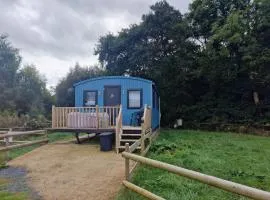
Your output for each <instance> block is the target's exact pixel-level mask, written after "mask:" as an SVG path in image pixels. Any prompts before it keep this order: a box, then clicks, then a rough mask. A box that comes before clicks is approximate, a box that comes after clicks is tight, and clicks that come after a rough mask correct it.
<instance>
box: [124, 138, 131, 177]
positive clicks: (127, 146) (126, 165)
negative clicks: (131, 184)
mask: <svg viewBox="0 0 270 200" xmlns="http://www.w3.org/2000/svg"><path fill="white" fill-rule="evenodd" d="M125 151H126V152H129V144H128V143H126V144H125ZM129 163H130V162H129V159H128V158H125V175H126V180H129Z"/></svg>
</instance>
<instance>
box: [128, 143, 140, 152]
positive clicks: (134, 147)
mask: <svg viewBox="0 0 270 200" xmlns="http://www.w3.org/2000/svg"><path fill="white" fill-rule="evenodd" d="M140 144H141V140H137V141H136V142H134V143H133V144H132V145H131V146H130V147H129V152H131V153H132V152H133V151H135V150H136V149H137V148H138V147H139V146H140Z"/></svg>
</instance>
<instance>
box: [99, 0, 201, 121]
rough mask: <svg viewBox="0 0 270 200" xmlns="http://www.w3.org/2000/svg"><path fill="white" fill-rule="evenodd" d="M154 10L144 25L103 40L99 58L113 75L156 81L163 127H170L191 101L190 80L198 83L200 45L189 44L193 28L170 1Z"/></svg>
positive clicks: (158, 4)
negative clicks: (197, 70) (197, 62)
mask: <svg viewBox="0 0 270 200" xmlns="http://www.w3.org/2000/svg"><path fill="white" fill-rule="evenodd" d="M150 8H151V11H150V13H148V14H146V15H143V16H142V22H141V23H140V24H138V25H131V26H130V28H128V29H123V30H122V31H121V32H120V33H119V34H118V35H112V34H108V35H106V36H104V37H102V38H101V39H100V41H99V45H98V46H97V49H96V54H98V56H99V60H100V62H101V63H102V65H103V66H104V67H105V69H106V70H108V72H109V73H110V74H116V75H123V74H129V75H132V76H139V77H143V78H148V79H152V80H154V82H155V83H156V84H157V86H158V88H159V91H160V95H161V99H162V106H161V108H162V111H163V118H162V119H163V124H168V123H170V122H173V120H175V119H176V118H177V117H180V116H179V113H180V110H181V108H180V105H181V103H183V102H184V101H188V100H191V96H192V95H190V94H189V92H190V91H187V90H186V86H187V78H186V77H190V80H192V81H193V79H196V73H195V72H194V71H195V70H196V66H195V63H196V61H195V54H196V50H197V45H196V44H194V43H193V42H192V41H191V40H189V37H190V32H189V26H188V24H187V22H186V21H185V20H183V16H182V15H181V13H180V12H179V11H178V10H176V9H174V8H173V7H172V6H170V5H169V4H168V3H167V2H166V1H160V2H157V3H156V4H155V5H153V6H151V7H150ZM168 97H169V98H168Z"/></svg>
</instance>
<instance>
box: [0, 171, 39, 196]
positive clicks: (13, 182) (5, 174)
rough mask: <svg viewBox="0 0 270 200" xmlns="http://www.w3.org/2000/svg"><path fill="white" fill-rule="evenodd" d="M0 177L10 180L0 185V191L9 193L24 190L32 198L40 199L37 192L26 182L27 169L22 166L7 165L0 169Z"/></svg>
mask: <svg viewBox="0 0 270 200" xmlns="http://www.w3.org/2000/svg"><path fill="white" fill-rule="evenodd" d="M0 178H4V179H7V180H10V182H9V183H7V184H4V185H2V186H1V187H0V191H7V192H11V193H17V192H26V193H27V194H29V196H30V198H31V199H33V200H39V199H41V197H40V195H39V194H38V192H36V191H35V190H34V189H33V188H31V187H29V185H28V184H27V171H26V170H25V169H24V168H22V167H8V168H5V169H1V170H0Z"/></svg>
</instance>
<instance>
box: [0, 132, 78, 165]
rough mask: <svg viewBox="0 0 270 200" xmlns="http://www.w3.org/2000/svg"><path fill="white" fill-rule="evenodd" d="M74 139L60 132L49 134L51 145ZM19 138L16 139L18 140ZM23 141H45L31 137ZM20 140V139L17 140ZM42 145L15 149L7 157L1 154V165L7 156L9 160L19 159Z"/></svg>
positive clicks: (68, 134) (24, 138) (23, 138)
mask: <svg viewBox="0 0 270 200" xmlns="http://www.w3.org/2000/svg"><path fill="white" fill-rule="evenodd" d="M72 138H74V136H73V135H72V134H70V133H59V132H56V133H51V134H48V139H49V143H52V142H56V141H58V140H66V139H72ZM16 139H17V138H15V140H16ZM21 139H22V140H27V141H34V140H41V139H44V138H42V136H31V137H29V136H28V137H25V136H24V137H22V138H21ZM17 140H19V139H17ZM39 146H40V145H39V144H37V145H32V146H27V147H23V148H18V149H13V150H10V151H9V152H8V153H7V155H5V153H1V154H0V163H3V159H5V156H6V157H8V160H12V159H14V158H16V157H19V156H21V155H23V154H25V153H28V152H30V151H32V150H33V149H35V148H37V147H39Z"/></svg>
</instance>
